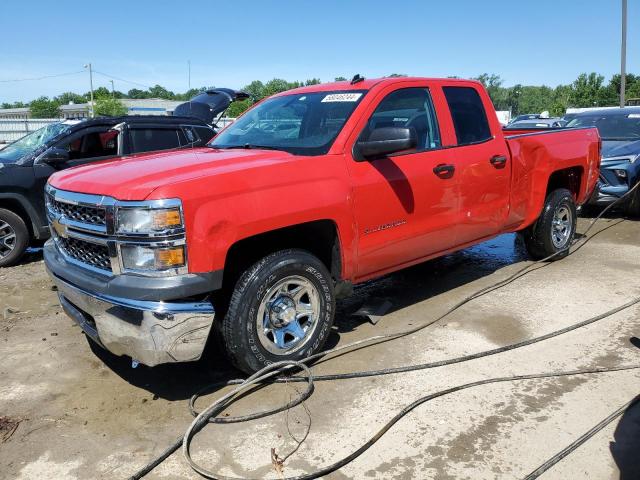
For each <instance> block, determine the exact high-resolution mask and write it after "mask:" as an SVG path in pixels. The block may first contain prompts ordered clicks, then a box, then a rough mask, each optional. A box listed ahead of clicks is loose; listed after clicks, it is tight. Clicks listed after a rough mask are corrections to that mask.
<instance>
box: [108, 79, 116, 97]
mask: <svg viewBox="0 0 640 480" xmlns="http://www.w3.org/2000/svg"><path fill="white" fill-rule="evenodd" d="M109 81H110V82H111V98H116V92H115V89H114V88H113V80H109Z"/></svg>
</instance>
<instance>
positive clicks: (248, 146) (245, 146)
mask: <svg viewBox="0 0 640 480" xmlns="http://www.w3.org/2000/svg"><path fill="white" fill-rule="evenodd" d="M210 146H211V147H212V148H219V149H221V150H234V149H244V150H282V148H278V147H272V146H270V145H253V144H251V143H245V144H243V145H229V146H224V147H223V146H219V147H218V146H216V145H210Z"/></svg>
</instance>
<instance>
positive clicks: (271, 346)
mask: <svg viewBox="0 0 640 480" xmlns="http://www.w3.org/2000/svg"><path fill="white" fill-rule="evenodd" d="M319 316H320V293H319V292H318V289H317V288H316V287H315V286H314V285H313V283H311V282H310V281H309V280H307V279H306V278H304V277H301V276H298V275H292V276H289V277H286V278H283V279H282V280H280V281H279V282H277V283H276V284H275V285H273V286H272V287H271V288H269V290H268V291H267V292H266V293H265V294H264V296H263V297H262V300H261V301H260V307H259V308H258V315H257V318H256V331H257V332H258V339H259V340H260V344H261V345H262V347H263V348H264V349H265V350H267V351H268V352H269V353H272V354H274V355H289V354H291V353H294V352H296V351H298V350H300V349H301V348H302V347H304V346H305V345H306V344H307V343H308V342H309V340H310V339H311V337H312V336H313V333H314V332H315V330H316V328H317V326H318V319H319Z"/></svg>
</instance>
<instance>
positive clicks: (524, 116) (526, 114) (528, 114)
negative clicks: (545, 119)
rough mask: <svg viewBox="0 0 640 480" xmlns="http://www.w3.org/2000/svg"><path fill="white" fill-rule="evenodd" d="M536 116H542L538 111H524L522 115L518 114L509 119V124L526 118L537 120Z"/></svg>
mask: <svg viewBox="0 0 640 480" xmlns="http://www.w3.org/2000/svg"><path fill="white" fill-rule="evenodd" d="M538 118H542V117H541V115H540V114H539V113H525V114H523V115H518V116H517V117H514V118H512V119H511V121H510V122H509V125H510V124H512V123H515V122H524V121H527V120H537V119H538Z"/></svg>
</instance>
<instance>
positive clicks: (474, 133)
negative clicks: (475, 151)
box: [443, 87, 491, 145]
mask: <svg viewBox="0 0 640 480" xmlns="http://www.w3.org/2000/svg"><path fill="white" fill-rule="evenodd" d="M443 90H444V95H445V97H446V99H447V103H448V104H449V111H450V112H451V118H452V119H453V126H454V128H455V130H456V137H457V139H458V145H467V144H469V143H477V142H483V141H485V140H488V139H490V138H491V129H490V128H489V121H488V120H487V113H486V112H485V110H484V106H483V105H482V100H481V99H480V95H478V92H477V91H476V89H475V88H471V87H444V88H443Z"/></svg>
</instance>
